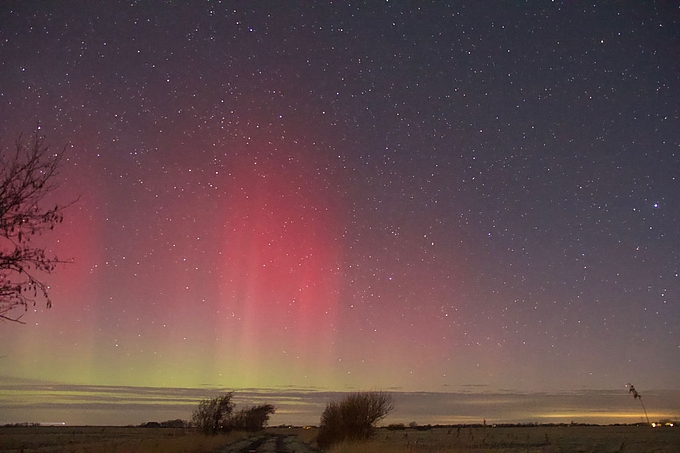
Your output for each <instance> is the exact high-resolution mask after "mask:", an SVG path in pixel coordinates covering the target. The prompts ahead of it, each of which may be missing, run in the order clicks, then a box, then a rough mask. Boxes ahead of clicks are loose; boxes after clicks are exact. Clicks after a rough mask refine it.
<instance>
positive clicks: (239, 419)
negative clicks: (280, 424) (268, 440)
mask: <svg viewBox="0 0 680 453" xmlns="http://www.w3.org/2000/svg"><path fill="white" fill-rule="evenodd" d="M274 412H276V408H275V407H274V406H273V405H271V404H261V405H259V406H253V407H250V408H247V409H241V410H240V411H238V412H237V413H236V414H235V415H234V416H233V418H232V421H231V423H232V426H233V428H234V429H237V430H245V431H260V430H261V429H263V428H264V427H265V426H266V424H267V422H268V421H269V416H270V415H272V414H273V413H274Z"/></svg>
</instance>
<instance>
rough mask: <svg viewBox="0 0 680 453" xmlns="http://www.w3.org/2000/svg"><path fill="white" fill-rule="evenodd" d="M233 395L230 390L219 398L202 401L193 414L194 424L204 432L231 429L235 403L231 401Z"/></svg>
mask: <svg viewBox="0 0 680 453" xmlns="http://www.w3.org/2000/svg"><path fill="white" fill-rule="evenodd" d="M233 395H234V394H233V393H232V392H229V393H227V394H224V395H222V396H218V397H217V398H213V399H208V400H203V401H201V402H200V403H199V405H198V409H196V410H195V411H194V413H193V414H192V415H191V421H192V422H193V425H194V426H195V427H197V428H198V429H199V430H200V431H201V432H203V433H204V434H217V433H218V432H220V431H229V429H231V424H230V419H231V414H232V412H233V411H234V403H232V402H231V398H232V396H233Z"/></svg>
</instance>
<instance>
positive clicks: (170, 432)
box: [0, 426, 248, 453]
mask: <svg viewBox="0 0 680 453" xmlns="http://www.w3.org/2000/svg"><path fill="white" fill-rule="evenodd" d="M247 436H248V434H246V433H230V434H226V435H220V436H204V435H202V434H198V433H194V432H191V431H189V430H186V429H182V428H132V427H114V426H106V427H94V426H87V427H68V426H54V427H52V426H38V427H25V428H24V427H10V428H0V452H1V453H9V452H17V453H18V452H23V453H34V452H35V453H38V452H40V453H57V452H59V453H62V452H63V453H211V452H214V451H216V450H218V449H219V447H222V446H224V445H226V444H229V443H232V442H235V441H237V440H239V439H241V438H243V437H247Z"/></svg>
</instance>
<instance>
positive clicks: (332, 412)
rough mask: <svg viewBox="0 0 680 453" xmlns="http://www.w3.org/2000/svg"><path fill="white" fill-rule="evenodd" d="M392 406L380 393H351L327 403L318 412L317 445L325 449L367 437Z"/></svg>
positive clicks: (369, 436) (390, 401)
mask: <svg viewBox="0 0 680 453" xmlns="http://www.w3.org/2000/svg"><path fill="white" fill-rule="evenodd" d="M393 407H394V406H393V405H392V397H391V396H390V395H389V394H387V393H383V392H365V393H352V394H349V395H347V396H346V397H345V398H344V399H343V400H342V401H340V402H330V403H328V404H327V405H326V409H325V410H324V412H323V414H321V423H320V425H319V434H318V436H317V444H318V445H319V447H320V448H322V449H327V448H329V447H330V446H332V445H334V444H337V443H339V442H342V441H344V440H351V441H352V440H366V439H370V438H371V436H372V435H373V434H374V433H375V429H376V424H377V423H378V422H379V421H380V420H382V419H383V418H385V416H387V414H389V413H390V411H392V409H393Z"/></svg>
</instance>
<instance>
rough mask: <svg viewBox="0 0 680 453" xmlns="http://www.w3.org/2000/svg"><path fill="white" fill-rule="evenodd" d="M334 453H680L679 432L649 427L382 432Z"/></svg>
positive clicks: (345, 445) (494, 428)
mask: <svg viewBox="0 0 680 453" xmlns="http://www.w3.org/2000/svg"><path fill="white" fill-rule="evenodd" d="M330 452H332V453H359V452H362V453H406V452H408V453H421V452H422V453H425V452H428V453H463V452H466V453H468V452H474V453H501V452H503V453H520V452H521V453H534V452H541V453H558V452H564V453H566V452H569V453H571V452H588V453H591V452H598V453H599V452H626V453H650V452H656V453H679V452H680V428H677V427H676V428H652V427H651V426H540V425H539V426H513V427H490V426H489V427H460V428H459V427H435V428H432V429H428V430H417V429H406V430H395V431H389V430H387V429H380V430H379V431H378V435H377V436H376V437H375V438H374V439H373V440H371V441H370V442H365V443H361V444H352V443H346V444H341V445H336V446H335V447H334V448H333V449H331V450H330Z"/></svg>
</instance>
